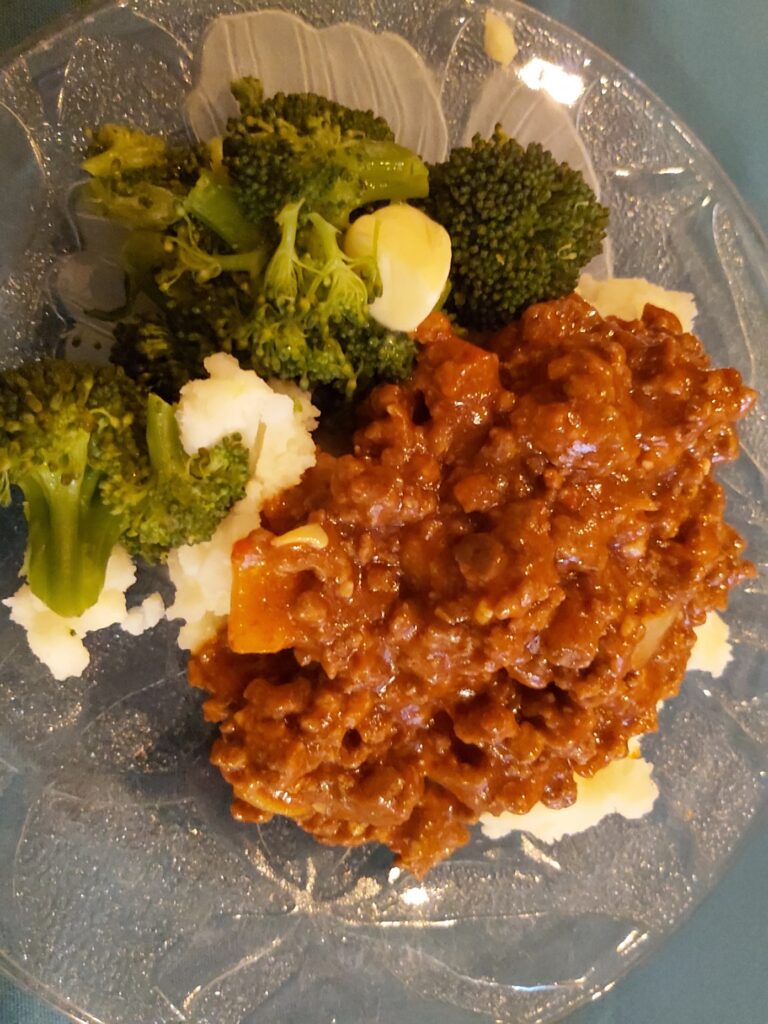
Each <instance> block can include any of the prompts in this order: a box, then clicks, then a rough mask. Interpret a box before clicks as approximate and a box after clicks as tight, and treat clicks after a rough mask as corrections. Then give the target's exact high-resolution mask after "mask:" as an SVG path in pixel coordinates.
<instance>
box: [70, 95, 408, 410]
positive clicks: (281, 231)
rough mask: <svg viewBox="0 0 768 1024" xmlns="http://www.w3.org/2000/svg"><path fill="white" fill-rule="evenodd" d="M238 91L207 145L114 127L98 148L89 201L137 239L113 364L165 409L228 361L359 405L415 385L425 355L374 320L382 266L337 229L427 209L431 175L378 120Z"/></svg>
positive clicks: (91, 165)
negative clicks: (383, 389) (387, 385)
mask: <svg viewBox="0 0 768 1024" xmlns="http://www.w3.org/2000/svg"><path fill="white" fill-rule="evenodd" d="M233 92H234V93H235V95H236V97H237V98H238V100H239V102H240V105H241V114H240V117H239V118H235V119H233V120H232V121H231V122H230V124H229V126H228V129H227V134H226V136H225V137H224V139H223V140H214V142H212V143H210V144H209V145H207V146H188V147H186V149H185V148H184V147H183V146H181V147H179V146H177V147H174V146H171V145H169V144H167V143H166V142H165V141H164V140H162V139H159V138H155V137H153V136H148V135H146V134H145V133H143V132H140V131H138V130H136V129H130V128H121V127H119V126H115V125H107V126H104V127H103V128H101V129H99V130H98V131H97V132H96V133H95V134H94V136H93V139H92V142H91V146H90V150H89V156H88V158H87V159H86V161H85V163H84V165H83V166H84V168H85V169H86V170H87V171H88V172H89V173H90V174H91V175H92V178H91V180H90V182H89V184H88V185H87V190H88V195H89V196H90V199H91V201H92V202H93V203H95V204H96V206H97V208H98V209H99V210H100V211H101V212H102V213H103V214H104V215H105V216H107V217H110V218H112V219H115V220H118V221H120V222H121V223H123V224H126V225H127V226H129V227H130V228H131V229H132V230H131V232H130V234H129V236H128V238H127V240H126V242H125V245H124V248H123V254H122V258H123V265H124V268H125V272H126V279H127V286H126V295H127V304H126V306H125V307H124V308H123V309H121V310H117V311H112V313H111V314H110V316H111V318H112V319H115V320H117V326H116V329H115V338H116V341H115V345H114V346H113V349H112V352H111V359H112V361H113V362H114V363H116V364H117V365H119V366H122V367H123V368H124V369H125V371H126V372H127V373H128V374H129V375H130V376H132V377H133V378H134V379H136V380H137V381H139V382H140V383H141V384H142V385H143V386H144V387H145V388H148V389H150V390H152V391H153V392H155V393H156V394H158V395H160V396H161V397H162V398H164V399H166V400H167V401H175V400H176V398H177V397H178V392H179V389H180V388H181V387H182V386H183V384H184V383H185V382H186V381H187V380H189V379H192V378H194V377H197V376H200V374H201V373H202V368H203V360H204V359H205V357H206V356H208V355H210V354H211V353H213V352H217V351H225V352H229V353H232V354H233V355H235V356H236V357H237V359H238V360H239V361H240V363H241V364H242V365H243V366H245V367H247V368H251V369H255V370H256V371H257V372H259V373H261V374H266V375H276V376H279V377H283V378H286V379H292V380H297V381H300V382H301V383H302V384H303V385H305V386H308V387H314V386H315V385H326V384H327V385H335V386H336V387H337V388H340V389H341V390H342V391H344V393H345V394H348V395H349V394H351V393H352V392H353V391H354V389H355V388H356V387H357V386H358V384H360V385H364V386H366V387H367V386H369V385H371V384H374V383H375V382H376V380H378V379H380V378H381V379H393V378H398V377H400V376H402V375H403V373H405V372H407V368H409V367H410V365H411V363H412V360H413V352H414V344H413V342H412V341H411V340H410V339H409V338H407V337H406V336H405V335H397V334H394V333H392V332H388V331H384V330H383V329H381V328H380V327H379V325H377V324H375V323H374V322H372V321H371V319H370V317H369V315H368V306H369V303H370V302H371V301H372V300H373V298H374V297H375V295H376V294H377V290H378V288H379V280H378V272H377V268H376V266H375V261H374V260H373V259H369V260H367V261H353V260H350V259H348V258H347V257H346V256H345V254H344V253H343V251H342V249H341V247H340V245H339V239H338V229H339V228H340V227H342V226H344V225H345V224H346V222H347V220H348V218H349V215H350V214H351V213H352V212H353V211H354V210H356V209H358V208H360V207H363V206H364V205H366V204H367V203H369V202H371V201H374V200H380V199H382V200H383V199H402V198H408V197H411V196H424V195H425V194H426V190H427V184H428V175H427V168H426V165H425V164H424V163H423V162H422V161H421V160H420V159H419V157H417V156H416V155H415V154H413V153H411V152H410V151H408V150H406V149H403V148H402V147H400V146H397V145H396V144H395V143H394V141H393V138H392V132H391V130H390V128H389V126H388V125H387V124H386V122H385V121H383V120H382V119H381V118H377V117H375V116H374V115H373V114H371V113H370V112H366V111H357V110H351V109H349V108H347V107H344V106H342V105H341V104H338V103H333V102H331V101H330V100H326V99H323V98H322V97H320V96H316V95H313V94H294V95H284V94H282V93H281V94H278V95H277V96H273V97H272V98H271V99H269V100H265V99H264V95H263V90H262V87H261V84H260V83H259V82H258V81H257V80H255V79H243V80H241V81H240V82H237V83H235V85H234V86H233ZM132 147H135V152H134V151H133V148H132ZM140 298H141V299H143V300H144V301H143V302H142V305H140V304H139V302H138V300H139V299H140ZM147 299H148V300H149V302H150V303H151V306H152V308H151V310H150V311H149V312H148V311H147V309H148V307H147V302H146V300H147ZM139 308H142V309H143V315H142V316H141V318H137V316H136V313H135V310H137V309H139ZM132 311H133V315H131V312H132Z"/></svg>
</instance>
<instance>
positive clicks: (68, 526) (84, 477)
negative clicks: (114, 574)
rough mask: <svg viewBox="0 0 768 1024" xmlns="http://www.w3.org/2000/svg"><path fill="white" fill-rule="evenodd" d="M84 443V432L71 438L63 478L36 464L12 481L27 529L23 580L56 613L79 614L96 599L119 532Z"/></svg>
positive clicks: (99, 477) (85, 442)
mask: <svg viewBox="0 0 768 1024" xmlns="http://www.w3.org/2000/svg"><path fill="white" fill-rule="evenodd" d="M89 442H90V438H89V436H88V434H86V433H83V434H82V436H81V437H80V438H78V439H77V440H76V439H75V438H74V437H73V438H72V439H71V444H72V447H70V450H69V452H70V459H69V471H68V473H67V474H66V475H65V476H62V474H60V473H55V472H51V470H50V469H49V468H48V467H47V466H39V467H37V468H36V469H35V470H31V471H29V472H27V473H26V474H24V476H21V477H19V479H18V480H17V483H18V486H19V487H20V489H21V491H22V492H23V494H24V501H25V513H26V517H27V523H28V529H29V542H28V555H27V562H26V575H27V580H28V582H29V585H30V587H31V588H32V591H33V593H34V594H35V595H36V596H37V597H39V598H40V600H41V601H42V602H43V603H44V604H46V605H48V607H49V608H52V609H53V611H55V612H57V613H58V614H59V615H66V616H75V615H81V614H82V613H83V612H84V611H85V610H86V608H89V607H90V606H91V605H92V604H93V603H94V602H95V601H96V600H97V599H98V596H99V594H100V593H101V590H102V587H103V586H104V576H105V574H106V570H107V562H108V560H109V555H110V552H111V551H112V548H113V547H114V546H115V544H116V543H117V541H118V538H119V537H120V533H121V532H122V524H121V522H120V519H119V518H118V517H117V516H115V515H113V514H112V513H111V512H110V511H109V509H107V508H106V507H105V506H104V504H103V502H102V501H101V499H100V496H99V482H100V480H101V473H100V472H98V471H97V470H94V469H92V468H91V467H89V466H88V446H89Z"/></svg>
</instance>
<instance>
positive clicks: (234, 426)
mask: <svg viewBox="0 0 768 1024" xmlns="http://www.w3.org/2000/svg"><path fill="white" fill-rule="evenodd" d="M205 368H206V371H207V372H208V375H209V376H208V379H207V380H196V381H191V382H190V383H189V384H187V385H185V387H184V388H182V392H181V401H180V403H179V410H178V413H177V416H178V420H179V425H180V428H181V437H182V443H183V444H184V447H185V449H186V450H187V451H188V452H189V453H190V454H193V453H194V452H196V451H198V449H200V448H202V447H208V446H210V445H212V444H215V443H216V442H217V441H219V440H221V438H222V437H224V436H226V435H227V434H232V433H239V434H240V435H241V436H242V438H243V441H244V443H245V444H246V445H247V446H248V448H249V449H250V451H251V478H250V480H249V481H248V485H247V488H246V495H245V497H244V498H243V499H242V500H241V501H239V502H238V503H237V504H236V505H235V506H234V508H233V509H232V510H231V511H230V513H229V515H228V516H227V517H226V519H224V520H223V521H222V522H221V523H220V524H219V526H218V528H217V530H216V532H215V533H214V535H213V537H212V538H211V539H210V540H209V541H205V542H204V543H202V544H186V545H184V546H183V547H180V548H177V549H176V550H175V551H172V552H171V555H170V557H169V559H168V568H169V570H170V575H171V582H172V583H173V585H174V587H175V588H176V598H175V600H174V602H173V604H172V605H171V607H170V608H169V609H168V618H171V619H182V620H183V623H184V624H183V625H182V627H181V629H180V631H179V646H180V647H183V648H185V649H188V650H194V649H195V648H197V647H199V646H200V645H201V644H203V643H205V641H206V640H208V639H210V637H212V636H213V635H214V634H215V632H216V630H217V628H218V627H219V625H220V624H221V622H222V621H223V619H224V618H225V617H226V615H227V613H228V612H229V601H230V590H231V587H232V567H231V563H230V555H231V552H232V545H233V544H234V543H235V541H237V540H239V539H240V538H241V537H245V536H247V535H248V534H249V533H250V532H251V530H254V529H255V528H256V527H257V526H258V524H259V510H260V509H261V507H262V505H263V504H264V502H265V501H267V500H268V499H269V498H271V497H273V496H274V495H275V494H278V493H279V492H280V491H282V490H284V489H285V488H287V487H292V486H293V485H294V484H297V483H298V482H299V480H300V479H301V476H302V474H303V473H304V471H305V470H306V469H309V467H310V466H312V465H314V463H315V443H314V441H313V440H312V431H313V430H314V429H315V426H316V425H317V416H318V412H317V409H315V407H314V406H313V405H312V404H311V402H310V400H309V396H308V395H307V394H306V393H305V392H303V391H301V390H300V389H299V388H297V387H296V386H295V385H292V384H283V383H280V384H277V383H276V384H274V385H273V386H270V385H269V384H267V383H266V381H263V380H261V378H260V377H258V376H257V375H256V374H255V373H253V371H250V370H242V369H240V366H239V364H238V362H237V360H236V359H234V358H233V357H232V356H229V355H226V354H224V353H223V352H220V353H217V354H216V355H214V356H210V357H209V358H208V359H206V361H205Z"/></svg>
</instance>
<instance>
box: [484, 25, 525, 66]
mask: <svg viewBox="0 0 768 1024" xmlns="http://www.w3.org/2000/svg"><path fill="white" fill-rule="evenodd" d="M483 48H484V50H485V52H486V54H487V55H488V56H489V57H490V58H491V60H495V61H496V63H497V64H501V66H502V67H503V68H505V67H506V66H507V65H508V64H511V63H512V61H513V60H514V59H515V57H516V56H517V42H516V40H515V35H514V32H513V31H512V26H511V25H510V24H509V22H508V21H507V19H506V18H504V17H502V16H501V15H500V14H497V13H496V12H495V11H486V12H485V24H484V27H483Z"/></svg>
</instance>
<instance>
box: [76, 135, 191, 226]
mask: <svg viewBox="0 0 768 1024" xmlns="http://www.w3.org/2000/svg"><path fill="white" fill-rule="evenodd" d="M210 166H211V152H210V150H209V149H208V147H206V146H171V145H169V144H168V143H167V142H166V141H165V140H164V139H163V138H161V137H160V136H157V135H147V133H146V132H142V131H139V130H138V129H136V128H130V127H128V126H126V125H116V124H106V125H102V126H101V127H100V128H98V129H97V130H96V131H95V132H93V133H92V134H91V140H90V145H89V147H88V156H87V158H86V159H85V160H84V161H83V164H82V167H83V170H84V171H86V172H87V173H88V174H89V175H91V178H90V180H89V181H88V183H87V185H86V196H87V198H88V200H89V201H90V203H91V204H92V205H93V206H94V207H95V208H96V209H97V210H98V211H99V212H100V213H102V214H103V215H104V216H105V217H109V218H110V220H114V221H117V222H118V223H120V224H125V225H126V226H127V227H131V228H146V229H149V230H153V231H162V230H164V229H165V228H167V227H169V226H170V225H171V224H173V223H175V222H176V221H177V220H179V219H180V218H181V217H182V216H183V215H184V212H185V207H184V199H185V197H186V196H187V194H188V192H189V191H190V189H191V188H192V186H193V185H194V184H195V182H196V181H197V180H198V178H199V176H200V175H201V173H202V172H203V171H204V170H206V169H207V168H210Z"/></svg>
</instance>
